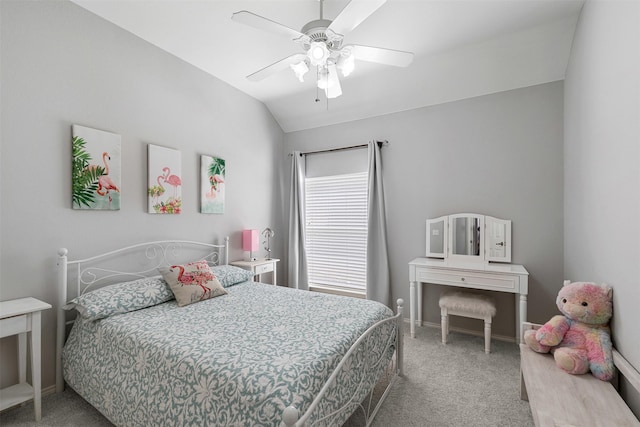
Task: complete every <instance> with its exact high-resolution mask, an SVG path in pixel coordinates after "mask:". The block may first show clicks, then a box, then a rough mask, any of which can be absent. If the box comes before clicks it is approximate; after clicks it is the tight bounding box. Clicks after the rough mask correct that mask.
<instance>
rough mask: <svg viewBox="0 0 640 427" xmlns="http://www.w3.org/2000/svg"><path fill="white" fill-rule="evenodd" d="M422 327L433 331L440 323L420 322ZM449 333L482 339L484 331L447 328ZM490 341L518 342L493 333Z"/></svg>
mask: <svg viewBox="0 0 640 427" xmlns="http://www.w3.org/2000/svg"><path fill="white" fill-rule="evenodd" d="M404 321H405V322H406V323H411V319H406V318H405V319H404ZM416 326H418V322H417V321H416ZM422 326H426V327H428V328H435V329H441V327H440V323H433V322H424V321H423V322H422ZM449 331H454V332H460V333H462V334H467V335H474V336H476V337H484V330H483V331H472V330H471V329H465V328H458V327H455V326H449ZM491 339H493V340H498V341H505V342H513V343H515V342H518V340H517V339H516V338H515V337H508V336H506V335H496V334H494V333H493V332H492V333H491Z"/></svg>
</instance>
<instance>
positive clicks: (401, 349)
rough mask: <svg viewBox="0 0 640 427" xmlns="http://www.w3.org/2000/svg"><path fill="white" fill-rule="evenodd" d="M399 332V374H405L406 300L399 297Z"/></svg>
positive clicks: (397, 349) (397, 352)
mask: <svg viewBox="0 0 640 427" xmlns="http://www.w3.org/2000/svg"><path fill="white" fill-rule="evenodd" d="M397 305H398V334H397V338H396V339H397V346H396V364H397V369H398V376H402V375H404V300H403V299H402V298H398V301H397Z"/></svg>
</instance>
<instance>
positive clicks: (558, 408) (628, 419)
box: [520, 322, 640, 427]
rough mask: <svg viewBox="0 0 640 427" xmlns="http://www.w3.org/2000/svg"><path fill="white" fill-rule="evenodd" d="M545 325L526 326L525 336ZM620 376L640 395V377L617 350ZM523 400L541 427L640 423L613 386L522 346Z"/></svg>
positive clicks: (585, 426)
mask: <svg viewBox="0 0 640 427" xmlns="http://www.w3.org/2000/svg"><path fill="white" fill-rule="evenodd" d="M540 326H541V325H536V324H533V323H528V322H525V323H523V331H522V336H524V331H526V330H528V329H538V328H539V327H540ZM613 361H614V364H615V366H616V368H617V369H618V371H619V373H620V374H622V376H624V377H625V378H626V379H627V381H628V382H629V383H630V384H631V385H632V386H633V388H635V389H636V390H637V391H639V392H640V374H639V373H638V371H636V370H635V369H634V368H633V366H631V364H629V362H627V361H626V360H625V359H624V358H623V357H622V355H621V354H620V353H618V352H617V351H616V350H615V349H614V350H613ZM520 398H521V399H522V400H528V401H529V406H530V407H531V414H532V415H533V421H534V422H535V425H536V426H537V427H543V426H549V427H555V426H567V427H571V426H576V427H578V426H580V427H592V426H593V427H600V426H602V427H609V426H616V427H627V426H629V427H631V426H640V421H638V419H637V418H636V417H635V415H634V414H633V412H631V409H629V407H628V406H627V405H626V403H625V402H624V400H623V399H622V397H621V396H620V395H619V394H618V392H617V390H616V389H615V388H614V387H613V385H612V384H611V383H609V382H606V381H601V380H599V379H597V378H596V377H594V376H593V375H591V374H585V375H571V374H568V373H566V372H564V371H563V370H561V369H560V368H558V367H557V366H556V363H555V360H554V359H553V356H552V355H551V354H540V353H536V352H535V351H533V350H531V349H530V348H529V346H527V344H524V343H521V344H520Z"/></svg>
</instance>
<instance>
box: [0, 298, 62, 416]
mask: <svg viewBox="0 0 640 427" xmlns="http://www.w3.org/2000/svg"><path fill="white" fill-rule="evenodd" d="M49 308H51V304H47V303H46V302H43V301H40V300H37V299H35V298H20V299H15V300H11V301H2V302H0V338H4V337H8V336H11V335H18V380H19V383H18V384H16V385H13V386H11V387H7V388H3V389H2V390H0V411H2V410H4V409H7V408H10V407H11V406H14V405H18V404H20V403H22V402H26V401H27V400H30V399H33V405H34V407H35V413H36V421H40V418H41V416H42V411H41V392H42V389H41V384H40V381H41V374H40V370H41V360H40V359H41V346H40V335H41V328H40V317H41V316H40V312H41V311H42V310H46V309H49ZM28 332H29V333H30V335H31V385H29V384H28V383H27V333H28Z"/></svg>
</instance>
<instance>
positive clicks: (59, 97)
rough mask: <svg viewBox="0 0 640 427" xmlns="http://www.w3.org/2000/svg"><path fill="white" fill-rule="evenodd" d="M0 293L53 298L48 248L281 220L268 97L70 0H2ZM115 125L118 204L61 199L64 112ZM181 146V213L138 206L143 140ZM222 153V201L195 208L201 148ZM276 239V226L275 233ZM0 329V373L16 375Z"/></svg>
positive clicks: (4, 380) (276, 142)
mask: <svg viewBox="0 0 640 427" xmlns="http://www.w3.org/2000/svg"><path fill="white" fill-rule="evenodd" d="M0 8H1V19H2V21H1V24H2V25H1V31H2V32H1V37H2V39H1V43H2V44H1V64H2V68H1V72H2V75H1V84H2V88H1V91H2V92H1V100H2V101H1V102H2V104H1V107H2V122H1V124H2V146H1V147H2V157H1V160H2V168H1V174H0V179H1V181H0V182H1V183H2V188H1V194H2V205H1V207H2V209H1V211H0V215H1V216H0V218H1V219H2V223H1V225H0V227H1V235H2V243H1V245H0V248H1V251H2V262H1V277H0V293H1V296H0V298H1V299H2V300H8V299H13V298H20V297H26V296H33V297H36V298H40V299H42V300H44V301H47V302H49V303H54V302H55V295H56V291H55V269H54V268H55V254H56V251H57V249H58V248H59V247H61V246H65V247H67V248H69V252H70V256H71V257H74V258H77V257H85V256H90V255H95V254H97V253H99V252H101V251H105V250H109V249H112V248H115V247H118V246H121V245H126V244H133V243H138V242H141V241H145V240H151V239H154V240H155V239H162V238H186V239H194V240H203V241H211V242H216V241H217V242H221V241H222V238H223V237H224V236H226V235H229V236H230V237H231V246H232V249H231V258H232V259H239V258H242V256H243V253H242V250H241V237H240V231H241V230H242V229H243V228H246V227H252V228H257V229H260V230H262V229H264V228H265V227H267V226H271V227H273V228H274V229H275V230H276V233H279V231H280V228H281V227H282V224H281V218H280V215H278V213H279V212H276V210H277V209H278V207H277V204H275V203H273V200H277V199H279V198H281V195H280V194H279V186H278V185H277V183H278V179H279V178H278V174H279V171H280V166H281V164H280V163H281V160H282V139H283V132H282V130H281V129H280V127H279V126H278V125H277V124H276V122H275V121H274V119H273V118H272V116H271V114H270V113H269V112H268V111H267V109H266V108H265V106H264V105H263V104H262V103H260V102H258V101H256V100H254V99H253V98H251V97H249V96H247V95H245V94H243V93H241V92H239V91H237V90H236V89H234V88H232V87H230V86H229V85H227V84H225V83H223V82H221V81H220V80H218V79H216V78H214V77H212V76H210V75H207V74H205V73H204V72H202V71H200V70H198V69H196V68H194V67H192V66H190V65H188V64H186V63H184V62H182V61H181V60H179V59H177V58H175V57H173V56H171V55H169V54H168V53H166V52H164V51H162V50H160V49H158V48H156V47H154V46H152V45H150V44H148V43H147V42H144V41H142V40H140V39H139V38H137V37H135V36H133V35H132V34H130V33H128V32H125V31H123V30H122V29H120V28H117V27H115V26H114V25H112V24H110V23H108V22H107V21H104V20H103V19H101V18H98V17H97V16H95V15H93V14H91V13H90V12H88V11H86V10H85V9H82V8H80V7H78V6H76V5H75V4H73V3H69V2H62V1H55V2H44V1H42V2H22V1H20V2H13V1H5V0H3V1H2V2H0ZM73 123H77V124H81V125H84V126H89V127H94V128H97V129H103V130H107V131H110V132H115V133H118V134H120V135H122V180H121V183H122V205H121V210H120V211H109V212H99V211H77V210H71V125H72V124H73ZM149 143H152V144H157V145H163V146H167V147H172V148H176V149H179V150H181V152H182V179H183V188H182V191H183V193H182V196H183V201H184V204H183V209H184V212H183V213H182V214H180V215H171V216H169V215H151V214H147V213H146V209H147V197H146V185H147V184H146V182H147V181H146V176H147V167H146V165H147V162H146V152H147V144H149ZM200 154H208V155H214V156H219V157H222V158H224V159H226V161H227V175H226V178H227V187H226V190H227V191H226V212H225V214H224V215H206V214H200V213H198V210H199V203H198V194H199V192H198V176H199V164H200V163H199V155H200ZM274 245H275V246H274V255H275V256H278V255H279V254H280V253H281V252H282V239H281V238H280V239H277V238H276V240H275V242H274ZM54 319H55V311H54V310H48V311H47V312H46V313H45V314H44V328H43V334H42V335H43V386H45V387H47V386H50V385H52V384H53V383H54V348H55V347H54V341H55V339H54V337H55V320H54ZM14 343H15V339H14V338H7V339H3V340H2V341H1V346H2V350H1V351H0V366H1V369H0V375H1V378H0V387H4V386H6V385H8V384H11V383H13V382H14V381H15V380H16V375H15V363H14V359H15V356H14V352H13V350H15V349H14Z"/></svg>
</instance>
